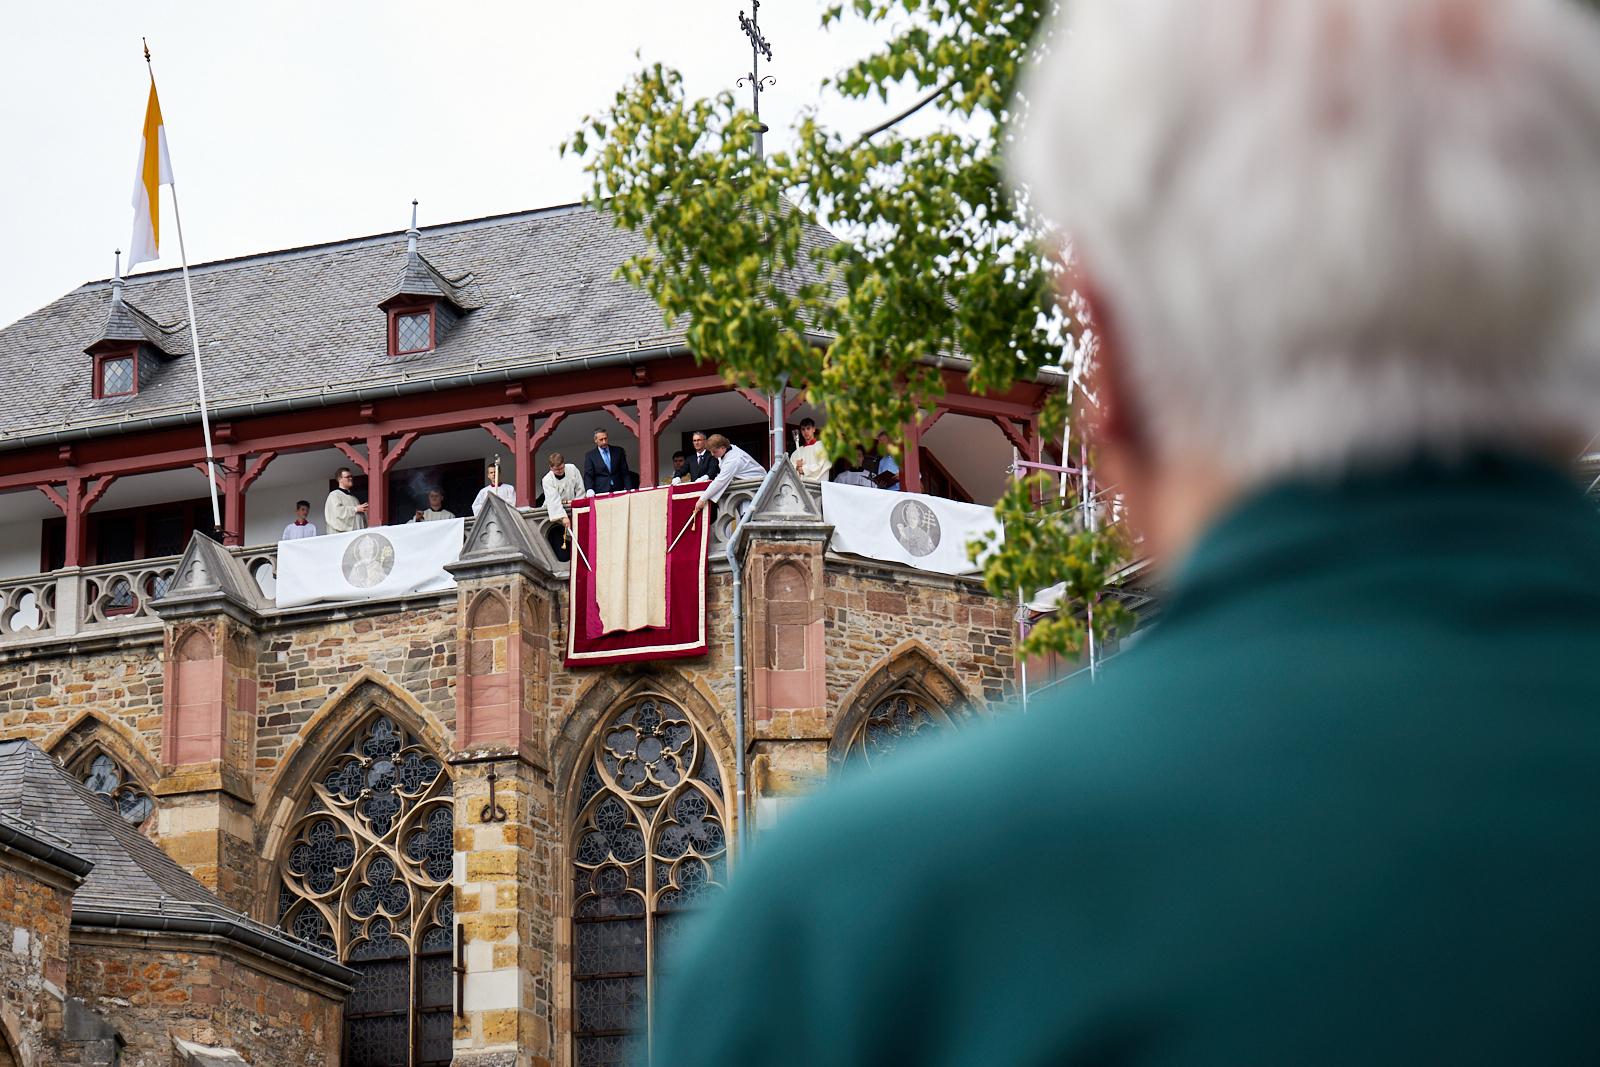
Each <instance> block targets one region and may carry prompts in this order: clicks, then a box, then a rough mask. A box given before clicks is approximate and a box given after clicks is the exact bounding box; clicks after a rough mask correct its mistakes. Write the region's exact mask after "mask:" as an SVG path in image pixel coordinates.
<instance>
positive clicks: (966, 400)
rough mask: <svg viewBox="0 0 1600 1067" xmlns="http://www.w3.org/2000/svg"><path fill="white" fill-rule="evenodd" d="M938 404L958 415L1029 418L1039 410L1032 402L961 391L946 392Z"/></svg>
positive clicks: (991, 417)
mask: <svg viewBox="0 0 1600 1067" xmlns="http://www.w3.org/2000/svg"><path fill="white" fill-rule="evenodd" d="M938 406H939V407H941V408H944V409H946V410H948V411H953V412H955V413H956V414H957V415H975V416H978V417H979V418H990V419H995V418H1010V419H1024V420H1025V419H1028V418H1031V417H1032V416H1033V415H1034V413H1035V411H1036V410H1037V409H1036V408H1035V407H1034V405H1032V404H1018V403H1014V402H1011V401H1007V400H995V399H993V398H991V397H986V396H965V395H962V394H959V393H946V394H945V395H944V396H942V397H940V398H939V401H938Z"/></svg>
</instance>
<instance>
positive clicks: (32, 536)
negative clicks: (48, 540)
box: [0, 519, 43, 578]
mask: <svg viewBox="0 0 1600 1067" xmlns="http://www.w3.org/2000/svg"><path fill="white" fill-rule="evenodd" d="M42 526H43V523H42V522H41V520H39V519H25V520H23V521H21V522H8V523H5V524H3V525H0V578H18V577H21V576H22V575H24V574H37V573H39V547H40V546H39V541H40V530H41V528H42Z"/></svg>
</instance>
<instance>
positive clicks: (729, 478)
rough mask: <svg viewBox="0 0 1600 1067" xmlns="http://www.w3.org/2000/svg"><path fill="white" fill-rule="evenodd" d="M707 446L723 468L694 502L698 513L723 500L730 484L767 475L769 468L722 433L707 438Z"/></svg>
mask: <svg viewBox="0 0 1600 1067" xmlns="http://www.w3.org/2000/svg"><path fill="white" fill-rule="evenodd" d="M706 448H707V449H708V450H709V451H710V452H711V454H712V455H713V456H715V457H717V465H718V466H719V467H720V468H721V469H720V470H718V471H717V476H716V477H715V478H713V479H711V484H710V485H708V486H706V491H705V492H704V493H703V494H702V495H701V497H700V499H699V500H696V501H695V502H694V511H695V514H696V515H698V514H699V513H700V512H702V511H704V510H705V509H706V508H708V507H710V506H711V505H712V504H715V503H716V502H717V501H719V500H721V499H722V494H723V493H726V492H727V491H728V486H730V485H732V484H733V482H734V481H735V480H736V479H739V478H765V477H766V476H767V468H765V467H763V466H762V465H761V464H759V463H757V462H756V461H755V460H754V459H752V458H751V457H750V453H748V452H746V451H745V450H744V449H742V448H740V447H738V446H737V445H735V444H734V443H733V442H731V441H729V440H728V439H727V438H726V437H724V436H722V435H721V434H720V433H714V434H712V435H711V436H710V438H708V439H707V440H706Z"/></svg>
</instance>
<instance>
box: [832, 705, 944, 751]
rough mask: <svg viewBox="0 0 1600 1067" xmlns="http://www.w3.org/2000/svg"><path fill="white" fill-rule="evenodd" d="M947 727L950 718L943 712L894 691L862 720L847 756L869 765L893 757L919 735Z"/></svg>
mask: <svg viewBox="0 0 1600 1067" xmlns="http://www.w3.org/2000/svg"><path fill="white" fill-rule="evenodd" d="M949 728H950V720H949V719H948V718H946V717H945V715H944V713H943V712H942V711H936V710H933V709H932V708H931V707H930V706H929V705H928V704H926V703H924V702H923V701H922V700H921V699H920V698H918V697H916V696H914V695H912V694H910V693H904V692H901V693H894V694H892V695H890V696H889V697H887V698H886V699H884V700H882V701H880V702H879V703H878V705H877V706H876V707H874V708H873V709H872V713H871V714H870V715H868V716H867V717H866V718H865V719H864V720H862V722H861V725H860V726H859V727H858V728H857V730H856V736H855V738H854V739H853V740H852V741H851V743H850V754H849V757H848V758H849V760H850V761H851V762H859V763H864V764H866V765H867V766H869V767H870V766H872V765H874V764H877V763H881V762H882V761H883V760H886V759H892V758H893V757H894V754H895V753H896V752H898V751H900V750H901V749H903V748H904V747H906V746H907V745H908V744H911V743H913V742H914V741H916V740H917V739H919V738H928V737H932V736H934V735H936V734H939V733H941V732H943V731H944V730H947V729H949Z"/></svg>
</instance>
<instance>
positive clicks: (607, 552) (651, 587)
mask: <svg viewBox="0 0 1600 1067" xmlns="http://www.w3.org/2000/svg"><path fill="white" fill-rule="evenodd" d="M667 497H668V493H667V491H666V490H665V489H658V490H651V491H646V492H642V493H619V494H618V495H616V496H609V497H600V498H597V499H596V500H595V502H594V519H595V544H596V546H597V548H598V551H597V552H596V553H595V555H596V559H595V573H594V591H595V599H596V601H598V602H599V606H600V626H601V628H602V630H603V631H604V632H605V633H608V634H609V633H616V632H617V631H619V630H620V631H623V632H629V631H632V630H642V629H644V628H645V627H647V626H665V625H666V624H667Z"/></svg>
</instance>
